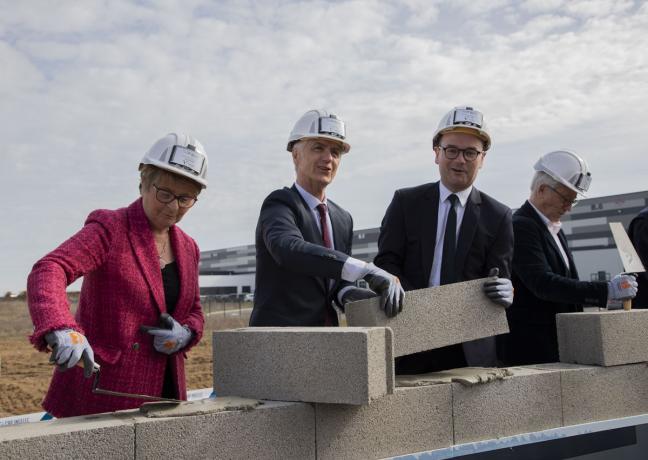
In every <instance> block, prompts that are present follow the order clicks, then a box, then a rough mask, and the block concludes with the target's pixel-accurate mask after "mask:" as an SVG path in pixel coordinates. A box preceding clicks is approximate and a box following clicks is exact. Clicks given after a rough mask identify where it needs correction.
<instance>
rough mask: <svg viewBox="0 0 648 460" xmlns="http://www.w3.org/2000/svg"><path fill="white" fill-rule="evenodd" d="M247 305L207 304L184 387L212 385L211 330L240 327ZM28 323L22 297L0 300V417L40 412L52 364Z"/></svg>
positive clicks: (243, 324)
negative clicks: (34, 344)
mask: <svg viewBox="0 0 648 460" xmlns="http://www.w3.org/2000/svg"><path fill="white" fill-rule="evenodd" d="M250 306H251V305H250V304H245V303H243V304H241V305H239V304H229V305H225V304H216V303H212V304H207V305H203V309H204V310H205V313H206V322H205V326H206V327H205V333H204V336H203V340H202V341H201V342H200V343H199V344H198V345H197V346H196V347H194V348H193V349H192V350H191V352H190V353H189V357H188V360H187V363H186V369H187V388H189V389H200V388H209V387H211V386H212V346H211V331H213V330H218V329H230V328H236V327H244V326H246V325H247V322H248V319H249V314H250V312H249V307H250ZM31 330H32V324H31V320H30V318H29V312H28V310H27V305H26V303H25V301H24V300H3V299H0V417H8V416H11V415H21V414H28V413H31V412H40V411H42V410H43V409H42V407H41V406H40V403H41V400H42V399H43V396H44V395H45V392H46V391H47V387H48V386H49V381H50V377H51V375H52V371H53V369H52V366H50V365H49V364H48V355H47V354H46V353H39V352H37V351H36V350H35V349H34V348H33V347H32V345H31V344H30V343H29V340H28V338H27V337H28V336H29V334H30V333H31Z"/></svg>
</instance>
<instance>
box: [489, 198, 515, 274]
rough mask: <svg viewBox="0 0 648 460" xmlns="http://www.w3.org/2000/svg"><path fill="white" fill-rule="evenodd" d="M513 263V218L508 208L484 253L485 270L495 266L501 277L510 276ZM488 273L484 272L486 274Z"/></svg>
mask: <svg viewBox="0 0 648 460" xmlns="http://www.w3.org/2000/svg"><path fill="white" fill-rule="evenodd" d="M512 264H513V220H512V213H511V210H510V209H507V210H506V212H505V213H504V214H503V216H502V219H501V221H500V225H499V227H498V229H497V233H496V236H495V240H494V241H493V244H492V245H491V246H490V248H489V250H488V254H487V255H486V270H490V269H491V268H494V267H497V268H499V276H500V277H501V278H509V279H510V278H511V265H512ZM487 275H488V273H486V274H485V276H487Z"/></svg>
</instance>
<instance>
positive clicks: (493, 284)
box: [483, 267, 513, 308]
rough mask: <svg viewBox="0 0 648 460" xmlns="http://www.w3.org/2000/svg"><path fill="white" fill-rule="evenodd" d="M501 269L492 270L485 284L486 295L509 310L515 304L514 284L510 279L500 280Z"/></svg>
mask: <svg viewBox="0 0 648 460" xmlns="http://www.w3.org/2000/svg"><path fill="white" fill-rule="evenodd" d="M498 275H499V268H497V267H495V268H491V269H490V272H489V273H488V280H487V281H486V282H485V283H484V285H483V286H484V293H485V294H486V296H487V297H488V298H489V299H491V300H492V301H493V302H495V303H496V304H498V305H500V306H502V307H504V308H508V307H510V306H511V304H512V303H513V283H511V280H510V279H508V278H500V277H499V276H498Z"/></svg>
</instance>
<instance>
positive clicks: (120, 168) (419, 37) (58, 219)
mask: <svg viewBox="0 0 648 460" xmlns="http://www.w3.org/2000/svg"><path fill="white" fill-rule="evenodd" d="M0 5H1V11H2V14H1V15H0V64H1V65H2V70H1V71H0V135H1V138H2V141H3V142H2V144H3V146H2V154H0V159H1V160H2V167H1V168H0V187H1V191H2V197H1V201H0V216H2V219H3V222H2V224H1V226H0V236H1V238H0V291H1V292H0V295H1V294H2V293H4V292H5V291H7V290H12V291H19V290H22V289H24V288H25V284H26V282H25V280H26V277H27V274H28V273H29V270H30V269H31V266H32V264H33V263H34V262H35V261H36V260H37V259H38V258H39V257H41V256H42V255H44V254H45V253H46V252H48V251H50V250H51V249H53V248H54V247H56V246H57V245H58V244H59V243H61V242H62V241H63V240H64V239H66V238H67V237H68V236H70V235H72V234H73V233H74V232H75V231H77V230H78V229H79V228H80V227H81V226H82V224H83V222H84V220H85V217H86V215H87V214H88V213H89V212H90V211H91V210H93V209H96V208H118V207H122V206H125V205H127V204H129V203H130V202H132V201H133V200H134V199H135V198H137V196H138V192H137V183H138V179H137V165H138V163H139V160H140V159H141V157H142V155H143V154H144V152H145V151H146V150H147V149H148V148H149V147H150V145H151V144H152V143H153V142H154V141H155V140H156V139H157V138H159V137H161V136H163V135H164V134H166V133H168V132H170V131H184V132H188V133H191V134H192V135H194V136H195V137H197V138H198V139H199V140H200V141H201V142H202V143H203V144H204V145H205V148H206V149H207V152H208V154H209V160H210V170H209V181H210V185H209V188H208V189H207V190H206V192H204V193H203V194H202V195H201V196H200V201H199V202H198V204H197V205H196V207H195V208H193V209H192V210H191V212H190V213H189V214H188V215H187V216H186V218H185V220H184V221H183V222H182V223H181V226H182V227H183V228H184V229H185V230H186V231H187V232H188V233H189V234H190V235H192V236H193V237H194V238H195V239H196V240H197V242H198V244H199V245H200V247H201V248H202V249H203V250H207V249H216V248H222V247H228V246H234V245H242V244H249V243H252V242H253V234H254V227H255V224H256V219H257V215H258V211H259V206H260V204H261V202H262V200H263V198H264V197H265V196H266V195H267V194H268V193H269V192H270V191H271V190H273V189H275V188H278V187H281V186H284V185H290V184H291V183H292V180H293V174H294V172H293V169H292V164H291V161H290V157H289V154H288V153H287V152H286V151H285V143H286V139H287V135H288V132H289V131H290V128H291V127H292V124H293V123H294V122H295V121H296V120H297V118H299V116H301V114H302V113H303V112H305V111H306V110H308V109H311V108H316V107H321V108H327V109H330V110H332V111H334V112H336V113H337V114H338V115H339V116H340V117H341V118H343V119H344V120H346V121H347V123H348V124H347V132H348V134H349V141H350V143H351V145H352V150H351V152H350V153H349V154H348V155H346V156H345V157H344V158H343V160H342V163H341V166H340V170H339V173H338V176H337V178H336V180H335V182H334V183H333V185H332V186H331V187H329V189H328V196H329V197H330V198H331V199H333V200H335V201H337V202H338V203H339V204H341V205H342V206H343V207H345V208H347V209H348V210H349V211H350V212H351V213H352V214H353V216H354V219H355V227H356V229H359V228H367V227H375V226H378V225H379V224H380V220H381V219H382V216H383V214H384V211H385V209H386V207H387V205H388V203H389V201H390V199H391V196H392V194H393V192H394V190H395V189H397V188H400V187H405V186H411V185H417V184H421V183H424V182H429V181H434V180H437V179H438V177H439V176H438V171H437V169H436V165H435V164H434V161H433V155H432V150H431V137H432V133H433V131H434V129H435V127H436V124H437V123H438V120H439V118H440V117H441V116H442V115H443V114H444V113H445V112H447V111H448V110H449V109H450V108H452V107H453V106H455V105H461V104H469V105H474V106H475V107H477V108H479V109H481V110H482V111H483V112H484V113H485V116H486V120H487V122H488V123H489V125H490V128H491V131H492V135H493V140H494V143H493V148H492V150H491V151H490V152H489V153H488V156H487V157H486V162H485V165H484V169H483V170H482V171H481V173H480V176H479V177H478V180H477V185H478V187H479V188H481V189H482V190H484V191H486V192H487V193H489V194H491V195H492V196H494V197H496V198H498V199H499V200H500V201H502V202H504V203H506V204H507V205H509V206H511V207H517V206H519V205H520V204H521V203H522V202H523V201H524V199H525V198H526V196H527V193H528V183H529V180H530V177H531V173H532V165H533V163H534V162H535V160H536V159H537V157H538V156H539V155H541V154H543V153H546V152H548V151H550V150H554V149H557V148H572V149H574V150H576V151H577V152H579V153H581V155H582V156H583V157H585V158H586V159H587V161H588V162H589V164H590V167H591V170H592V173H593V185H592V188H591V189H590V192H591V196H601V195H609V194H617V193H627V192H634V191H639V190H646V189H648V158H646V146H647V145H648V134H647V133H648V127H647V126H646V122H647V121H648V111H647V109H646V108H647V107H648V83H647V82H648V51H647V50H648V4H647V3H646V2H644V1H630V0H618V1H616V0H569V1H562V0H526V1H522V0H520V1H510V0H401V1H370V0H356V1H334V2H323V1H319V2H318V1H314V2H291V1H258V2H254V1H248V2H246V1H242V0H236V1H231V2H229V1H218V2H217V1H197V0H183V1H170V0H169V1H139V2H127V1H118V0H115V1H112V0H111V1H110V2H107V1H99V0H95V1H93V0H84V1H83V2H78V1H72V0H70V1H51V0H42V1H37V0H27V1H21V2H16V1H9V0H0Z"/></svg>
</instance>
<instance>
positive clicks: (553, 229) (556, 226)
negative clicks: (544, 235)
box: [529, 201, 562, 235]
mask: <svg viewBox="0 0 648 460" xmlns="http://www.w3.org/2000/svg"><path fill="white" fill-rule="evenodd" d="M529 204H530V205H531V207H532V208H533V209H535V211H536V212H537V213H538V216H540V219H541V220H542V222H543V223H544V224H545V225H546V226H547V230H549V232H550V233H551V234H553V235H557V234H558V232H559V231H560V229H561V227H562V222H560V221H558V222H552V221H550V220H549V218H548V217H547V216H545V215H544V214H543V213H542V212H541V211H540V210H539V209H538V208H536V207H535V205H534V204H533V203H531V202H530V201H529Z"/></svg>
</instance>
